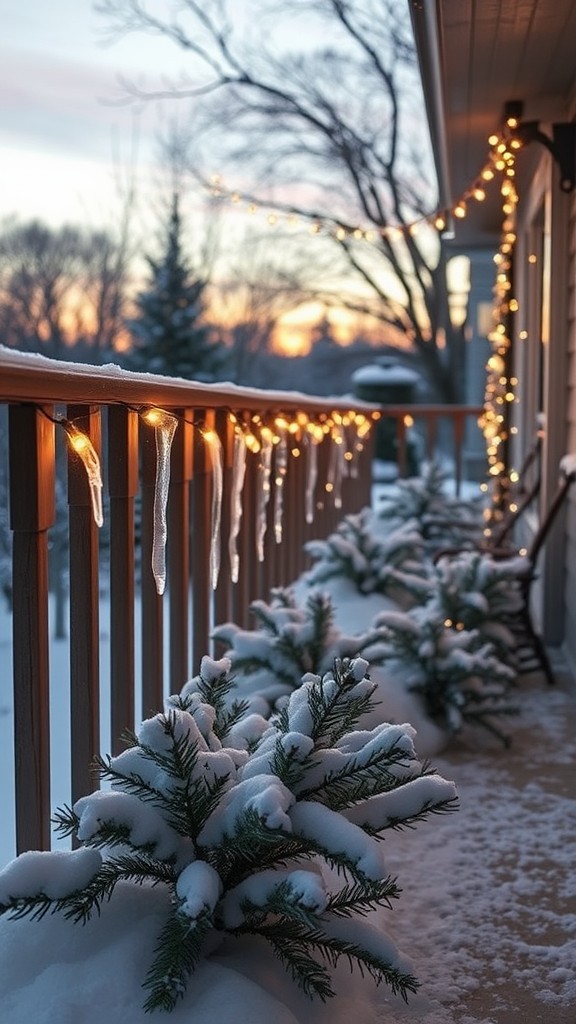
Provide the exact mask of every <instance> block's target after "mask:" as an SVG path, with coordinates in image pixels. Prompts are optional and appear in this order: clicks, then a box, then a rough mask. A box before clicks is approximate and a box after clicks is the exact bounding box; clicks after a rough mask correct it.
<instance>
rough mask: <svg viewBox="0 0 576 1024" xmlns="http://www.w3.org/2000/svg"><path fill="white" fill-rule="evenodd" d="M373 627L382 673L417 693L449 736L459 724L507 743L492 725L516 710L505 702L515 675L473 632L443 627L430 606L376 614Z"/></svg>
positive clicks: (482, 639) (439, 614)
mask: <svg viewBox="0 0 576 1024" xmlns="http://www.w3.org/2000/svg"><path fill="white" fill-rule="evenodd" d="M375 624H377V626H378V627H379V628H380V629H381V630H383V632H384V636H385V639H384V641H383V644H382V649H383V652H384V655H385V657H386V662H385V663H386V671H387V673H388V674H389V675H390V676H391V678H395V677H396V678H398V679H399V680H400V679H401V680H402V682H403V684H404V685H405V686H406V687H407V688H408V689H411V690H414V691H416V692H418V693H420V694H421V696H422V699H423V703H424V706H425V709H426V711H427V713H428V714H429V716H430V717H431V718H433V719H437V720H439V721H440V722H441V723H442V724H443V725H444V726H446V727H447V728H448V730H449V731H450V732H452V733H457V732H459V731H460V729H461V728H462V726H463V724H464V723H465V722H468V723H470V724H473V725H474V724H477V725H482V726H484V728H486V729H487V730H488V731H490V732H492V733H494V734H495V735H496V736H498V737H499V738H500V739H501V740H502V741H503V742H504V743H506V744H507V743H508V737H507V736H506V734H505V733H504V731H503V730H502V729H501V728H500V726H499V725H498V721H499V719H500V718H501V717H502V716H509V715H511V714H514V713H515V711H516V709H515V708H514V706H513V704H512V703H511V701H510V689H511V687H512V685H513V683H514V681H515V678H516V672H515V670H514V669H513V668H511V667H510V666H509V665H507V664H506V663H505V662H504V661H503V660H502V658H501V657H500V655H499V653H498V651H497V650H496V648H495V647H494V645H493V644H492V643H491V642H489V641H487V640H485V638H484V637H483V636H482V635H481V633H480V632H479V631H478V630H476V629H470V630H467V629H464V628H462V624H461V623H459V624H458V625H459V626H460V628H456V626H455V624H453V623H450V624H449V625H447V624H446V621H445V619H444V614H443V613H442V612H441V611H440V610H439V609H438V608H437V607H434V606H433V605H426V606H424V607H418V608H412V609H410V610H409V611H407V612H402V611H398V612H396V611H386V612H381V613H380V614H379V615H378V616H376V619H375Z"/></svg>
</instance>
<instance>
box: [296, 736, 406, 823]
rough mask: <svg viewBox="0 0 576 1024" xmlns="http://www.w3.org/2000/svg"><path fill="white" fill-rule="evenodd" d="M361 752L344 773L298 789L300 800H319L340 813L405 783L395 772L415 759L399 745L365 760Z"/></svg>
mask: <svg viewBox="0 0 576 1024" xmlns="http://www.w3.org/2000/svg"><path fill="white" fill-rule="evenodd" d="M361 753H362V752H361V751H359V753H358V756H357V757H354V756H351V757H350V760H349V761H348V763H347V764H346V765H345V766H344V767H343V768H342V769H341V770H340V771H337V772H330V773H329V774H328V775H326V776H325V778H323V779H321V780H320V782H318V783H317V784H316V785H314V786H310V787H309V788H308V789H298V791H297V794H298V799H299V800H310V799H313V800H317V801H318V802H319V803H322V804H324V805H325V806H326V807H329V808H330V809H331V810H333V811H340V810H343V809H344V808H345V807H350V806H352V804H355V803H359V802H360V801H361V800H366V799H368V797H371V796H374V794H375V793H385V792H386V793H387V792H390V791H391V790H393V789H397V788H398V787H399V786H401V785H402V784H403V781H404V780H403V779H402V778H398V776H397V775H396V774H395V773H394V772H393V771H392V770H391V769H392V768H393V767H397V766H398V765H402V766H406V765H407V763H408V762H409V761H410V760H411V758H410V757H409V755H408V754H407V753H406V751H405V750H402V749H401V748H400V747H399V746H398V745H397V744H394V745H393V746H392V747H389V748H388V749H386V750H376V751H374V753H373V754H371V756H370V757H369V758H366V759H365V760H364V761H361Z"/></svg>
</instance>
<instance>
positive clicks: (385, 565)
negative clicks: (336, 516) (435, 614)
mask: <svg viewBox="0 0 576 1024" xmlns="http://www.w3.org/2000/svg"><path fill="white" fill-rule="evenodd" d="M375 525H377V524H375V522H374V520H373V517H372V511H371V509H363V510H362V511H361V512H359V513H357V514H356V515H347V516H345V517H344V519H343V520H342V522H340V523H339V524H338V526H337V528H336V532H335V533H331V534H330V535H329V537H328V538H327V539H326V540H311V541H307V543H306V544H305V545H304V546H305V549H306V551H307V553H308V555H309V556H310V558H311V559H312V561H313V563H314V564H313V566H312V568H311V569H310V570H309V571H308V573H307V574H306V582H307V583H308V584H309V586H317V585H318V584H320V583H325V582H326V581H327V580H330V579H337V578H338V577H340V578H344V579H349V580H351V581H352V583H353V584H354V586H355V587H356V589H357V590H358V592H359V593H360V594H372V593H377V594H384V595H386V596H388V597H391V598H394V599H395V600H396V601H397V602H398V603H399V604H401V605H402V607H408V606H409V605H411V604H414V603H419V602H421V601H422V600H425V598H426V596H427V595H428V592H429V590H430V583H429V581H428V579H427V575H428V573H427V569H426V567H425V565H424V564H423V563H424V542H423V539H422V536H421V534H420V532H419V530H418V526H417V524H416V522H415V521H413V520H412V521H408V522H406V523H403V524H402V525H400V526H397V527H396V528H394V529H392V530H387V531H386V533H383V534H378V533H376V532H375V530H374V527H375Z"/></svg>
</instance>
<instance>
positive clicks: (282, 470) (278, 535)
mask: <svg viewBox="0 0 576 1024" xmlns="http://www.w3.org/2000/svg"><path fill="white" fill-rule="evenodd" d="M274 427H275V430H276V434H275V436H274V442H275V444H276V456H275V459H274V474H275V475H274V483H275V485H276V486H275V490H274V539H275V540H276V543H277V544H281V543H282V517H283V514H284V481H285V478H286V473H287V471H288V440H287V436H286V435H287V431H288V422H287V421H286V420H285V419H284V418H283V417H282V416H278V417H277V418H276V419H275V421H274Z"/></svg>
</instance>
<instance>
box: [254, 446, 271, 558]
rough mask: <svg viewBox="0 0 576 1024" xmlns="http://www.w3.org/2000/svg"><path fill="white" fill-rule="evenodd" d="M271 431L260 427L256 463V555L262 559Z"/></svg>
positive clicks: (267, 498) (268, 488) (268, 498)
mask: <svg viewBox="0 0 576 1024" xmlns="http://www.w3.org/2000/svg"><path fill="white" fill-rule="evenodd" d="M273 450H274V445H273V443H272V431H271V430H269V429H268V427H263V428H262V448H261V450H260V462H259V463H258V508H257V511H256V556H257V558H258V561H259V562H263V561H264V538H265V537H266V525H267V512H268V502H269V500H270V476H271V473H272V452H273Z"/></svg>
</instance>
